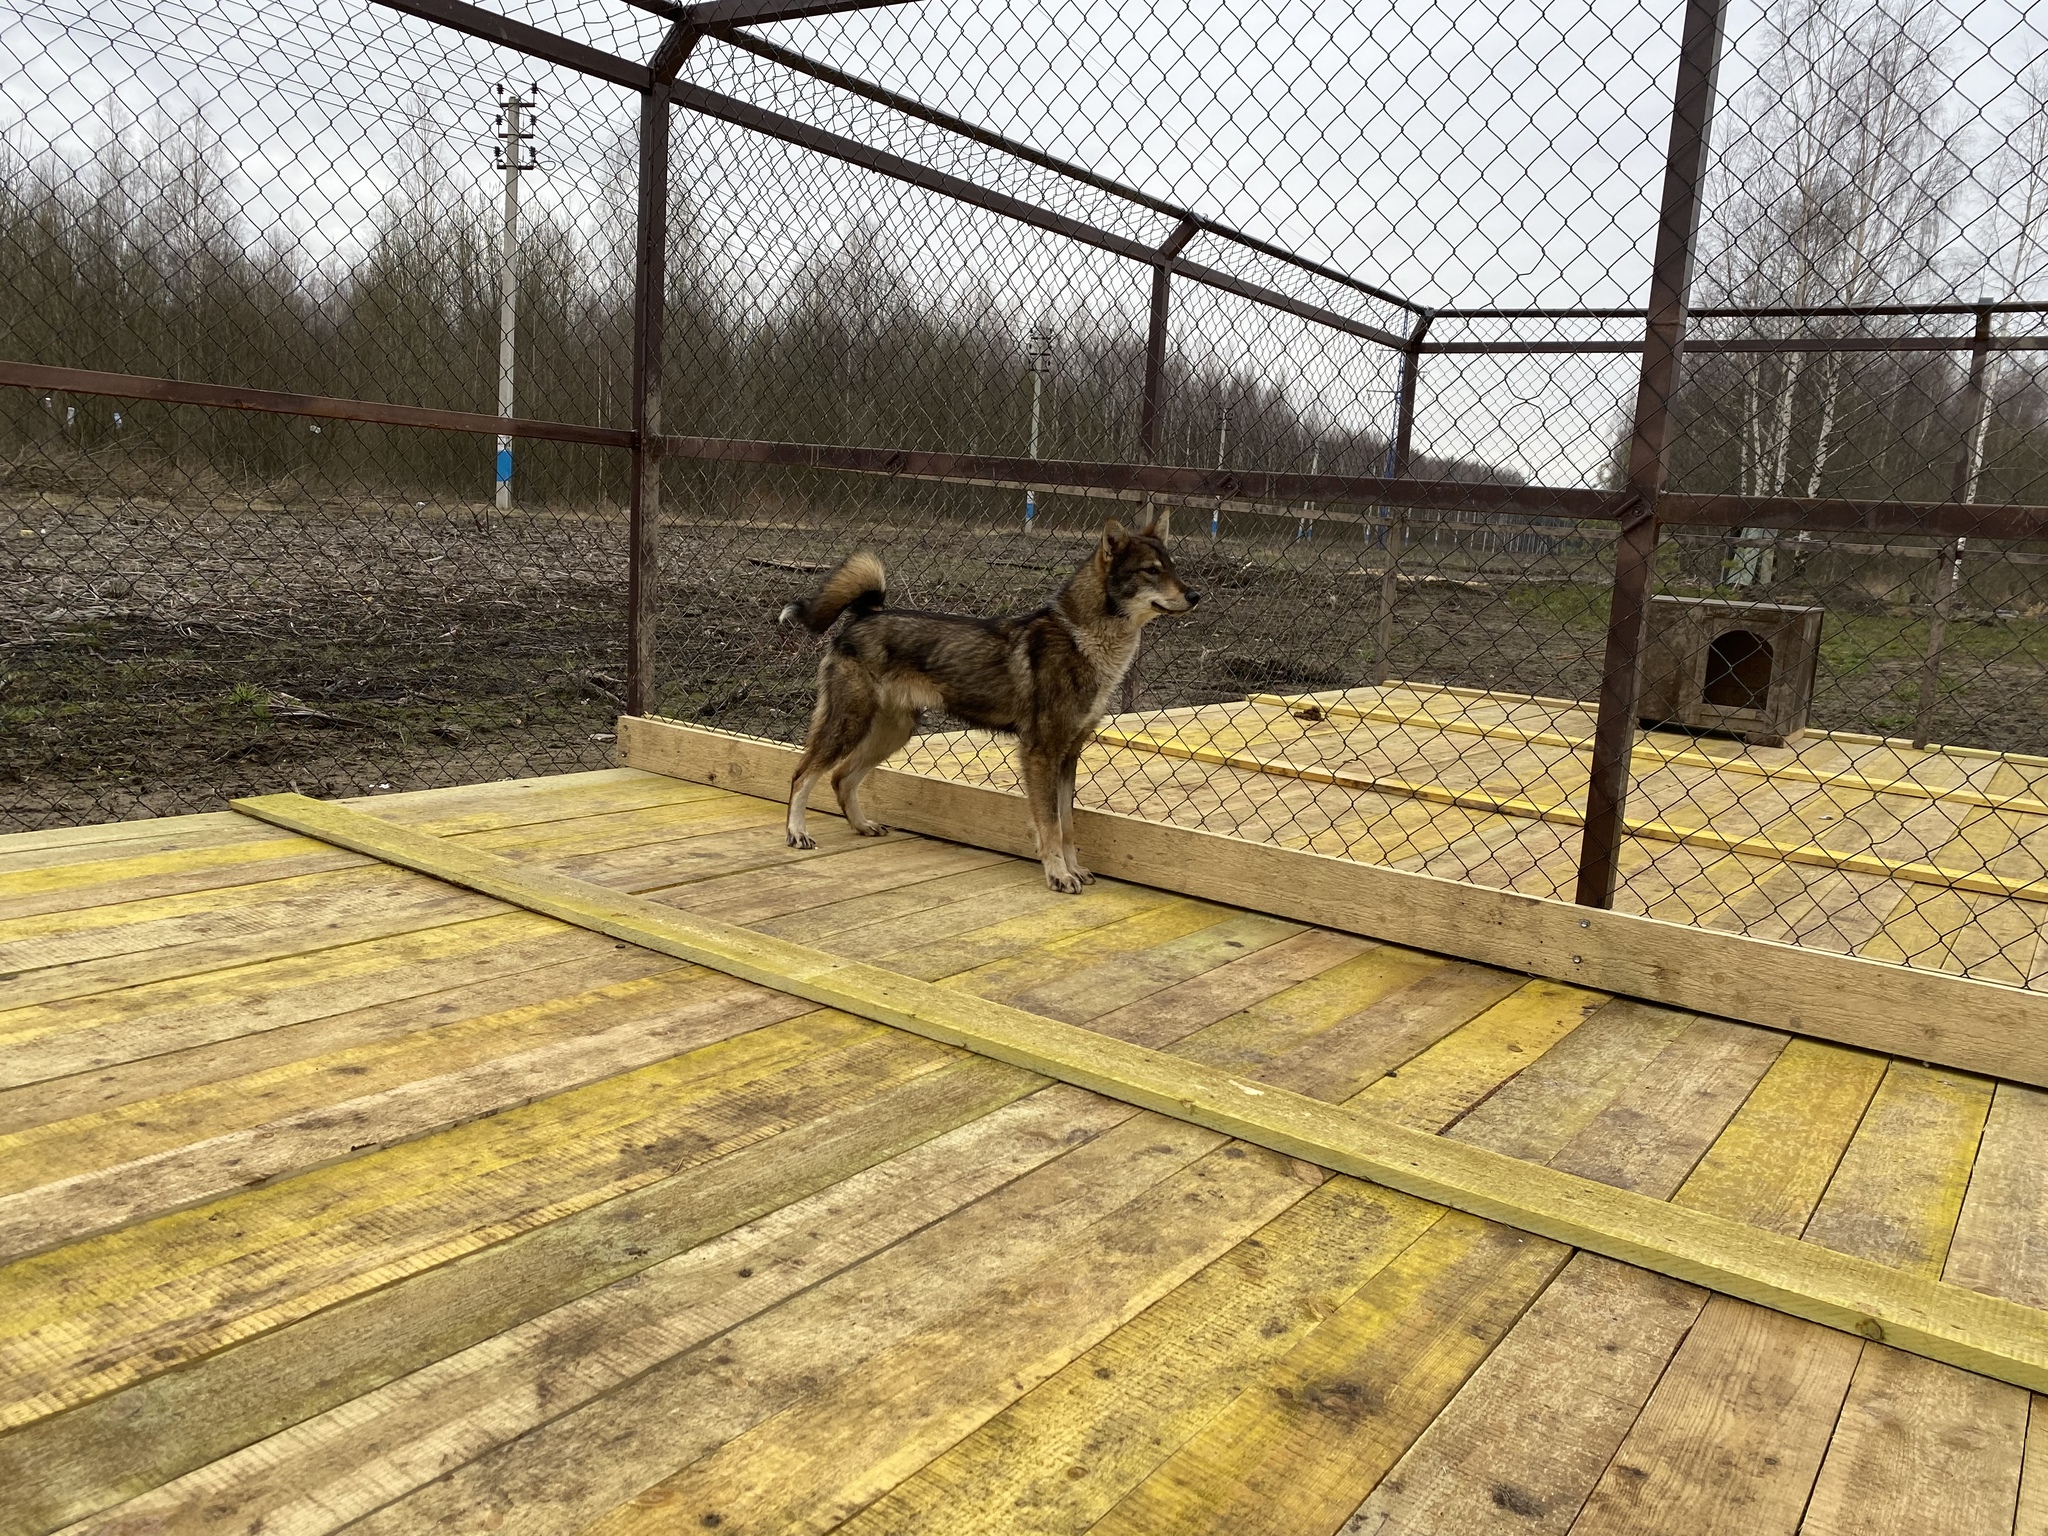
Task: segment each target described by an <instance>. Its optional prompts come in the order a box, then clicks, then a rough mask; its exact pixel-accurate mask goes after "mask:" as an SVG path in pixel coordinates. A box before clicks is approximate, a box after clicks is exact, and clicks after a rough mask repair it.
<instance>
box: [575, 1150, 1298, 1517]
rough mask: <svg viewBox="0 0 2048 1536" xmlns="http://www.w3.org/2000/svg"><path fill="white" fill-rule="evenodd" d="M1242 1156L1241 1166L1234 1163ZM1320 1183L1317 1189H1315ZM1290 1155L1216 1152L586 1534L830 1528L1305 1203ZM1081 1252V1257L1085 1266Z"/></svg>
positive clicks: (731, 1442) (713, 1454)
mask: <svg viewBox="0 0 2048 1536" xmlns="http://www.w3.org/2000/svg"><path fill="white" fill-rule="evenodd" d="M1232 1152H1235V1153H1239V1154H1242V1155H1241V1156H1240V1157H1238V1158H1237V1159H1235V1160H1232V1159H1231V1158H1229V1156H1228V1155H1227V1154H1229V1153H1232ZM1318 1177H1320V1176H1318ZM1312 1182H1313V1181H1311V1182H1308V1183H1305V1182H1304V1181H1303V1180H1302V1179H1301V1178H1300V1177H1299V1175H1298V1173H1297V1171H1296V1170H1295V1169H1293V1168H1291V1167H1290V1166H1289V1164H1288V1161H1287V1160H1286V1159H1284V1158H1280V1157H1276V1156H1274V1155H1273V1154H1271V1153H1268V1152H1260V1151H1256V1150H1252V1149H1248V1148H1244V1147H1241V1146H1232V1147H1228V1148H1225V1149H1224V1150H1223V1152H1221V1153H1216V1154H1211V1156H1210V1157H1208V1158H1205V1159H1204V1160H1203V1161H1202V1162H1200V1163H1198V1164H1196V1165H1195V1166H1194V1167H1193V1168H1191V1169H1189V1170H1188V1172H1187V1173H1186V1174H1184V1175H1182V1176H1181V1177H1179V1178H1177V1179H1175V1180H1173V1181H1172V1183H1171V1185H1169V1186H1167V1187H1163V1188H1161V1189H1159V1190H1158V1191H1156V1192H1153V1193H1151V1194H1150V1195H1148V1196H1147V1197H1145V1198H1143V1199H1141V1200H1139V1201H1135V1202H1133V1206H1132V1210H1131V1213H1130V1217H1129V1219H1128V1220H1127V1222H1124V1223H1116V1224H1111V1223H1108V1222H1105V1223H1103V1224H1102V1229H1101V1230H1099V1231H1098V1232H1096V1233H1093V1234H1091V1237H1092V1238H1093V1241H1091V1242H1089V1243H1088V1244H1087V1246H1086V1247H1085V1248H1082V1247H1081V1245H1079V1244H1072V1245H1069V1246H1068V1248H1067V1249H1066V1250H1065V1251H1064V1252H1063V1253H1060V1254H1056V1255H1053V1256H1050V1257H1049V1258H1048V1259H1047V1260H1046V1261H1045V1262H1043V1263H1042V1264H1040V1265H1039V1266H1038V1267H1037V1268H1036V1269H1035V1271H1034V1272H1031V1273H1028V1274H1025V1275H1020V1276H1018V1277H1017V1279H1016V1280H1014V1281H1012V1282H1011V1283H1010V1284H1009V1285H1007V1286H1004V1287H1003V1288H1002V1289H1000V1290H998V1291H996V1292H995V1293H994V1294H992V1295H991V1296H990V1297H989V1298H988V1302H989V1304H988V1305H985V1306H982V1307H978V1308H975V1309H973V1310H972V1311H967V1312H959V1313H955V1314H954V1315H953V1316H952V1317H951V1318H949V1319H948V1320H947V1321H946V1322H945V1323H944V1324H942V1325H941V1326H939V1327H937V1328H935V1329H931V1330H928V1331H926V1332H925V1333H922V1334H920V1335H918V1336H916V1337H914V1338H911V1339H906V1340H904V1341H903V1342H902V1343H901V1344H899V1345H897V1346H896V1347H895V1348H893V1349H891V1350H889V1351H888V1352H887V1353H885V1354H883V1355H880V1356H878V1357H877V1358H875V1359H874V1360H872V1361H871V1362H870V1363H869V1364H868V1365H867V1366H866V1367H865V1369H863V1370H862V1371H861V1372H860V1373H859V1374H858V1375H856V1376H852V1377H850V1378H848V1379H846V1380H844V1381H843V1382H842V1383H841V1384H839V1386H838V1388H837V1390H833V1391H829V1392H827V1393H824V1394H821V1395H819V1396H818V1397H816V1398H814V1399H811V1400H808V1401H803V1402H800V1403H797V1404H795V1405H792V1407H791V1408H789V1409H787V1410H785V1411H784V1412H783V1413H781V1414H780V1415H778V1416H777V1417H775V1418H774V1419H771V1420H769V1421H768V1422H766V1423H764V1424H761V1425H760V1426H758V1427H757V1428H755V1429H753V1430H751V1431H749V1432H748V1433H746V1434H744V1435H741V1436H739V1437H737V1438H735V1439H733V1440H731V1441H729V1442H727V1443H726V1444H725V1445H722V1446H721V1447H719V1449H718V1450H716V1451H715V1452H713V1453H712V1454H711V1455H709V1456H707V1457H706V1458H704V1460H702V1461H701V1462H699V1463H698V1464H696V1465H695V1466H692V1467H690V1468H688V1469H686V1470H685V1471H683V1472H681V1473H679V1474H678V1475H676V1476H675V1477H673V1478H670V1479H668V1480H666V1481H665V1482H663V1483H661V1484H659V1485H657V1486H656V1487H653V1488H650V1489H647V1490H646V1491H645V1492H643V1493H641V1494H639V1495H637V1496H636V1497H635V1498H634V1499H633V1500H632V1501H631V1503H630V1504H628V1505H627V1506H626V1507H624V1508H622V1509H620V1510H619V1511H617V1512H616V1513H615V1514H614V1515H613V1516H612V1517H611V1518H609V1519H607V1520H602V1521H599V1522H597V1523H596V1524H595V1525H593V1527H592V1528H591V1536H606V1533H618V1536H623V1533H625V1532H629V1531H630V1532H662V1531H675V1532H682V1531H691V1532H695V1531H701V1530H704V1529H705V1528H707V1526H711V1525H713V1524H714V1523H715V1525H716V1526H718V1527H725V1526H731V1527H733V1528H734V1529H741V1530H744V1529H750V1528H757V1529H758V1528H768V1529H774V1528H789V1527H795V1528H797V1529H814V1530H815V1529H827V1528H830V1527H831V1526H833V1525H836V1524H838V1523H839V1522H841V1521H843V1520H844V1519H846V1518H847V1517H848V1516H850V1515H852V1514H854V1513H855V1512H857V1511H858V1510H860V1509H862V1508H864V1507H866V1506H867V1505H868V1504H870V1503H872V1502H873V1501H874V1499H875V1498H876V1497H878V1496H879V1495H880V1494H882V1493H883V1492H885V1491H886V1490H888V1489H889V1488H890V1487H893V1486H894V1485H895V1484H896V1483H898V1482H900V1481H901V1480H902V1479H903V1477H904V1476H905V1475H907V1474H908V1473H909V1472H912V1471H914V1470H916V1469H917V1468H918V1467H921V1466H922V1465H924V1464H925V1463H926V1462H928V1461H930V1460H931V1459H932V1457H933V1456H934V1455H936V1454H937V1453H938V1452H939V1451H941V1450H943V1449H945V1448H946V1447H948V1446H950V1445H952V1444H954V1443H955V1442H957V1441H958V1440H959V1439H960V1437H961V1436H962V1435H963V1434H965V1433H966V1432H968V1431H970V1430H972V1429H973V1428H975V1427H976V1426H978V1425H979V1424H981V1423H982V1422H984V1421H985V1420H987V1419H988V1418H989V1417H990V1416H991V1414H993V1413H994V1412H995V1411H997V1410H999V1409H1001V1408H1003V1407H1005V1406H1007V1405H1008V1404H1009V1403H1011V1402H1013V1401H1014V1400H1015V1399H1016V1398H1017V1397H1019V1396H1021V1395H1022V1394H1023V1393H1024V1392H1026V1391H1028V1390H1029V1389H1030V1388H1032V1387H1033V1386H1036V1385H1037V1384H1038V1383H1039V1382H1041V1381H1043V1380H1045V1379H1046V1378H1047V1377H1049V1376H1051V1375H1052V1374H1054V1373H1055V1372H1056V1371H1058V1370H1059V1369H1060V1367H1062V1366H1063V1365H1065V1364H1066V1363H1067V1362H1068V1361H1070V1360H1071V1359H1073V1358H1074V1357H1075V1356H1076V1355H1078V1354H1080V1353H1081V1352H1082V1351H1084V1350H1085V1349H1087V1348H1088V1347H1089V1346H1090V1345H1092V1344H1094V1343H1095V1342H1096V1341H1097V1340H1098V1339H1100V1338H1102V1337H1103V1336H1104V1335H1105V1334H1107V1333H1109V1332H1110V1331H1111V1330H1112V1329H1114V1328H1115V1327H1117V1326H1118V1325H1119V1324H1121V1323H1123V1322H1125V1321H1126V1320H1128V1319H1129V1318H1131V1317H1133V1316H1135V1315H1136V1314H1137V1313H1139V1312H1140V1311H1142V1310H1143V1309H1144V1308H1145V1307H1146V1306H1148V1305H1150V1304H1151V1303H1152V1302H1153V1301H1154V1300H1156V1299H1157V1298H1159V1297H1160V1296H1162V1295H1164V1294H1166V1293H1167V1292H1169V1291H1170V1290H1172V1289H1173V1288H1174V1287H1175V1286H1176V1285H1178V1284H1179V1283H1180V1282H1181V1281H1182V1280H1184V1279H1185V1278H1186V1277H1187V1276H1189V1275H1190V1274H1192V1273H1194V1272H1195V1271H1197V1270H1199V1269H1200V1268H1201V1267H1203V1266H1204V1265H1205V1264H1207V1263H1209V1262H1211V1261H1212V1260H1213V1259H1215V1258H1216V1257H1217V1256H1218V1254H1219V1253H1221V1252H1223V1251H1227V1250H1228V1249H1229V1248H1230V1247H1231V1246H1233V1245H1234V1244H1235V1243H1236V1242H1238V1241H1241V1240H1242V1239H1243V1238H1244V1237H1246V1236H1249V1235H1250V1234H1251V1233H1252V1232H1254V1231H1256V1230H1257V1229H1258V1228H1260V1227H1262V1226H1264V1225H1265V1224H1266V1223H1267V1222H1268V1221H1270V1220H1271V1219H1272V1218H1273V1217H1274V1216H1276V1215H1278V1214H1279V1213H1280V1212H1281V1211H1283V1210H1285V1209H1286V1208H1287V1207H1288V1206H1290V1205H1292V1204H1294V1203H1295V1202H1296V1201H1298V1200H1299V1199H1301V1198H1302V1196H1303V1195H1304V1193H1306V1191H1307V1190H1308V1188H1310V1187H1312ZM1083 1254H1085V1260H1084V1261H1083V1262H1081V1263H1077V1260H1081V1259H1082V1255H1083Z"/></svg>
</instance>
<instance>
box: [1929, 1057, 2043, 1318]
mask: <svg viewBox="0 0 2048 1536" xmlns="http://www.w3.org/2000/svg"><path fill="white" fill-rule="evenodd" d="M2043 1147H2048V1094H2043V1093H2042V1092H2041V1091H2040V1090H2039V1089H2034V1088H2020V1087H2016V1086H2014V1085H2013V1084H2011V1083H2000V1084H1999V1085H1998V1089H1997V1091H1996V1093H1995V1094H1994V1096H1993V1098H1992V1100H1991V1114H1990V1117H1989V1118H1988V1119H1987V1120H1986V1121H1985V1122H1984V1138H1983V1140H1982V1142H1980V1143H1979V1145H1978V1147H1977V1157H1976V1160H1975V1162H1974V1163H1973V1164H1972V1165H1971V1168H1970V1188H1969V1193H1968V1194H1967V1195H1966V1196H1965V1197H1964V1199H1963V1214H1962V1218H1961V1220H1960V1221H1959V1222H1958V1223H1957V1225H1956V1231H1955V1239H1954V1242H1953V1243H1952V1244H1951V1245H1950V1247H1949V1251H1948V1260H1947V1263H1946V1265H1945V1266H1944V1267H1943V1269H1942V1277H1943V1278H1944V1279H1946V1280H1949V1281H1951V1282H1952V1283H1954V1284H1956V1285H1967V1286H1968V1287H1970V1289H1971V1290H1973V1291H1987V1292H1989V1293H1990V1294H1991V1295H1993V1296H2003V1297H2005V1298H2007V1299H2008V1300H2011V1301H2017V1302H2020V1303H2022V1304H2024V1305H2026V1306H2030V1307H2048V1158H2044V1157H2043V1156H2042V1150H2041V1149H2042V1148H2043Z"/></svg>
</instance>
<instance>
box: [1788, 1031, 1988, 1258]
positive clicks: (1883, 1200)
mask: <svg viewBox="0 0 2048 1536" xmlns="http://www.w3.org/2000/svg"><path fill="white" fill-rule="evenodd" d="M1991 1091H1992V1085H1991V1084H1990V1083H1989V1082H1987V1081H1985V1080H1984V1079H1983V1078H1979V1077H1968V1076H1966V1075H1964V1074H1963V1073H1960V1072H1946V1071H1942V1070H1940V1069H1939V1068H1932V1067H1923V1066H1919V1065H1917V1064H1916V1063H1913V1062H1907V1061H1894V1062H1893V1063H1891V1065H1890V1066H1889V1067H1888V1068H1887V1069H1886V1071H1885V1075H1884V1081H1883V1082H1882V1083H1880V1084H1879V1085H1878V1089H1877V1093H1876V1095H1875V1096H1874V1097H1873V1098H1872V1099H1871V1101H1870V1107H1869V1108H1868V1109H1867V1110H1865V1111H1864V1115H1863V1121H1862V1124H1861V1126H1860V1127H1859V1128H1858V1130H1857V1133H1856V1137H1855V1139H1854V1140H1853V1141H1851V1142H1850V1143H1849V1149H1848V1151H1846V1152H1844V1153H1843V1154H1842V1162H1841V1166H1840V1167H1839V1168H1837V1169H1836V1170H1835V1176H1834V1178H1833V1180H1832V1181H1830V1183H1829V1185H1828V1189H1827V1193H1826V1195H1824V1196H1823V1197H1822V1199H1821V1203H1820V1207H1819V1209H1818V1210H1816V1211H1815V1212H1814V1213H1813V1220H1812V1221H1810V1222H1809V1223H1807V1227H1806V1234H1805V1235H1806V1239H1807V1241H1809V1242H1815V1243H1820V1244H1821V1245H1823V1246H1824V1247H1828V1248H1833V1249H1836V1250H1838V1251H1840V1252H1842V1253H1853V1254H1856V1255H1858V1256H1859V1257H1862V1258H1866V1259H1876V1260H1877V1261H1878V1262H1880V1263H1883V1264H1889V1265H1891V1266H1892V1267H1893V1268H1895V1269H1909V1270H1913V1271H1916V1272H1918V1273H1923V1274H1940V1273H1941V1266H1942V1260H1943V1258H1944V1257H1945V1256H1946V1255H1947V1253H1948V1246H1949V1239H1950V1237H1951V1235H1952V1234H1953V1233H1954V1232H1955V1227H1956V1219H1957V1217H1958V1216H1959V1215H1960V1213H1961V1211H1962V1208H1963V1196H1964V1193H1965V1192H1966V1191H1967V1190H1968V1188H1969V1185H1970V1168H1971V1165H1972V1164H1973V1163H1974V1162H1975V1160H1976V1156H1977V1143H1978V1140H1979V1138H1980V1137H1981V1136H1982V1134H1983V1129H1984V1118H1985V1115H1986V1114H1987V1113H1988V1112H1989V1110H1990V1108H1991Z"/></svg>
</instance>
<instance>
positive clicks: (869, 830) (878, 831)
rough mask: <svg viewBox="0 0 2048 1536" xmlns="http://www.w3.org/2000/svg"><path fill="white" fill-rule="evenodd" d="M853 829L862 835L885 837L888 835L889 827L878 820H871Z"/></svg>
mask: <svg viewBox="0 0 2048 1536" xmlns="http://www.w3.org/2000/svg"><path fill="white" fill-rule="evenodd" d="M853 830H854V831H856V832H858V833H859V834H860V835H861V836H862V837H887V836H888V835H889V829H888V828H887V827H885V826H883V825H882V824H881V823H880V822H879V821H871V822H869V823H868V824H867V825H866V826H864V827H855V828H854V829H853Z"/></svg>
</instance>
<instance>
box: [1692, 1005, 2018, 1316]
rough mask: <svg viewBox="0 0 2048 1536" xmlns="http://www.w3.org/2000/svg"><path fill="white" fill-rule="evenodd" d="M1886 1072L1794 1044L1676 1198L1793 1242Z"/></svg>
mask: <svg viewBox="0 0 2048 1536" xmlns="http://www.w3.org/2000/svg"><path fill="white" fill-rule="evenodd" d="M1885 1065H1886V1063H1885V1059H1884V1058H1883V1057H1882V1056H1871V1055H1867V1054H1865V1053H1864V1052H1862V1051H1850V1050H1845V1049H1843V1048H1842V1047H1840V1046H1835V1045H1823V1044H1822V1043H1820V1042H1819V1041H1817V1040H1794V1041H1791V1042H1790V1043H1788V1044H1787V1045H1786V1047H1785V1049H1784V1050H1783V1052H1781V1053H1780V1054H1779V1056H1778V1059H1777V1060H1776V1061H1774V1062H1773V1063H1772V1064H1771V1069H1770V1071H1768V1072H1766V1073H1765V1074H1764V1077H1763V1081H1762V1082H1760V1083H1758V1084H1757V1087H1756V1091H1755V1092H1754V1093H1752V1094H1750V1095H1749V1097H1748V1098H1747V1099H1746V1100H1745V1101H1744V1102H1743V1105H1742V1108H1741V1109H1740V1110H1738V1111H1737V1112H1736V1115H1735V1118H1734V1119H1733V1120H1732V1121H1730V1122H1729V1124H1728V1128H1727V1129H1726V1130H1725V1131H1723V1132H1722V1133H1721V1134H1720V1135H1719V1136H1718V1137H1717V1138H1715V1141H1714V1144H1713V1146H1712V1147H1710V1148H1709V1149H1708V1151H1707V1155H1706V1156H1705V1157H1703V1158H1702V1159H1700V1163H1699V1166H1698V1167H1696V1168H1694V1169H1693V1171H1692V1173H1691V1175H1690V1176H1689V1177H1688V1178H1687V1179H1686V1181H1685V1184H1684V1185H1683V1187H1682V1188H1681V1189H1680V1190H1679V1192H1678V1194H1677V1196H1676V1197H1675V1198H1676V1199H1678V1200H1679V1201H1680V1202H1681V1203H1683V1204H1685V1205H1689V1206H1692V1207H1693V1208H1694V1209H1696V1210H1702V1211H1713V1212H1715V1213H1716V1214H1717V1215H1721V1216H1729V1217H1733V1218H1734V1219H1735V1220H1738V1221H1746V1222H1748V1223H1750V1224H1751V1225H1753V1226H1759V1227H1765V1228H1768V1229H1769V1230H1770V1231H1773V1232H1783V1233H1785V1234H1786V1235H1788V1236H1792V1237H1797V1236H1798V1235H1799V1234H1800V1233H1802V1232H1804V1231H1805V1230H1806V1223H1807V1221H1808V1219H1809V1218H1810V1217H1811V1216H1812V1214H1813V1209H1814V1207H1815V1206H1816V1205H1818V1204H1819V1203H1820V1198H1821V1195H1822V1194H1823V1193H1824V1192H1825V1190H1826V1189H1827V1186H1828V1181H1829V1180H1830V1179H1832V1178H1833V1177H1834V1174H1835V1169H1836V1167H1837V1166H1838V1165H1839V1164H1840V1162H1841V1159H1842V1151H1843V1149H1844V1148H1845V1147H1847V1146H1848V1145H1849V1140H1850V1138H1851V1137H1852V1136H1854V1135H1855V1133H1856V1127H1857V1126H1858V1125H1860V1124H1861V1123H1862V1120H1863V1114H1864V1111H1865V1109H1866V1108H1867V1107H1868V1106H1869V1104H1870V1099H1871V1095H1873V1094H1874V1093H1876V1092H1877V1086H1878V1083H1879V1082H1880V1081H1881V1080H1882V1079H1883V1077H1884V1071H1885ZM2013 1299H2014V1300H2016V1301H2019V1300H2025V1298H2023V1297H2014V1298H2013ZM2029 1304H2030V1305H2033V1304H2034V1303H2029Z"/></svg>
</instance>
